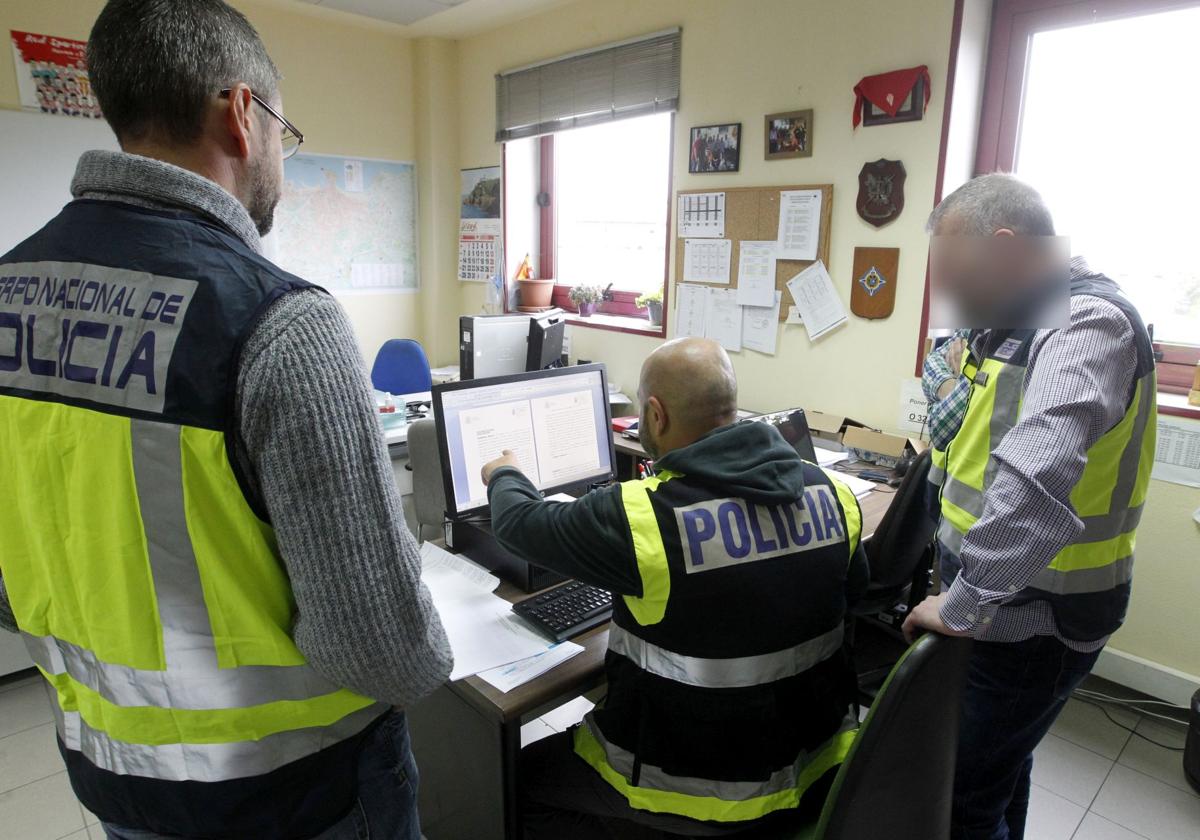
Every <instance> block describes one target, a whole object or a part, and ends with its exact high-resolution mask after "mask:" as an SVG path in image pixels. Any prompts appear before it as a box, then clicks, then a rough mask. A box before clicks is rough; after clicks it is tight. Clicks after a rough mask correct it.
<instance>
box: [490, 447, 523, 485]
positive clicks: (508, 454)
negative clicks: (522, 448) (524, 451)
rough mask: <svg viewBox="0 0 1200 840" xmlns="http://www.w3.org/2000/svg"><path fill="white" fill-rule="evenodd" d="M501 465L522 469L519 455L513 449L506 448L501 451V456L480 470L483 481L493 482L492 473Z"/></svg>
mask: <svg viewBox="0 0 1200 840" xmlns="http://www.w3.org/2000/svg"><path fill="white" fill-rule="evenodd" d="M501 467H513V468H514V469H518V470H519V469H521V463H520V462H519V461H518V460H517V456H516V455H514V454H513V451H512V450H511V449H505V450H503V451H501V453H500V457H499V458H496V459H495V460H492V461H488V462H487V463H486V464H484V465H483V469H482V470H481V471H480V472H481V474H482V476H483V483H484V484H488V483H489V482H491V480H492V473H494V472H495V471H496V470H498V469H500V468H501Z"/></svg>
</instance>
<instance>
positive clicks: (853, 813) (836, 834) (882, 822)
mask: <svg viewBox="0 0 1200 840" xmlns="http://www.w3.org/2000/svg"><path fill="white" fill-rule="evenodd" d="M970 655H971V640H970V639H957V638H955V639H952V638H949V637H946V636H938V635H936V634H932V633H927V634H926V635H924V636H922V637H921V638H919V639H917V641H915V642H913V644H912V645H911V646H910V647H909V648H908V650H907V651H906V652H905V654H904V656H902V657H901V658H900V661H899V662H897V663H896V667H895V668H893V669H892V672H891V674H890V675H888V678H887V680H886V681H885V682H884V684H883V687H882V688H881V689H880V690H879V695H878V696H877V697H876V698H875V702H874V703H873V704H872V705H871V711H870V712H869V713H868V714H867V717H866V720H864V721H863V723H862V726H861V727H860V728H859V730H858V735H857V737H855V739H854V743H853V744H852V745H851V747H850V753H849V754H848V755H847V756H846V760H845V761H844V762H843V763H842V766H841V767H840V768H839V769H838V773H837V776H835V777H834V780H833V786H832V787H831V788H830V790H829V795H828V796H827V797H826V798H825V806H824V807H823V808H822V809H821V816H820V819H819V820H818V821H817V822H815V823H812V824H809V825H805V826H796V825H795V824H794V823H790V824H789V823H787V822H786V821H784V824H783V825H780V822H779V821H775V822H774V823H773V824H772V825H770V826H763V827H760V828H758V829H751V830H749V831H745V832H742V833H740V834H736V835H731V836H732V837H737V838H739V840H879V838H881V837H886V838H896V840H948V838H949V837H950V808H951V804H952V797H953V793H954V766H955V759H956V756H957V753H958V721H959V714H960V703H961V700H962V687H963V682H964V681H965V679H966V674H967V661H968V660H969V658H970Z"/></svg>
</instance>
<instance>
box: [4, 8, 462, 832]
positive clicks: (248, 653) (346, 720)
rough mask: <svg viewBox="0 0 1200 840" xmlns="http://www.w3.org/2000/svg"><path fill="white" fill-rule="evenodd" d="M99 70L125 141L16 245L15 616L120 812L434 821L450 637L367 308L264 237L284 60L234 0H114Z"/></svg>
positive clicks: (280, 137)
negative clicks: (430, 585) (428, 814)
mask: <svg viewBox="0 0 1200 840" xmlns="http://www.w3.org/2000/svg"><path fill="white" fill-rule="evenodd" d="M88 69H89V71H90V73H91V81H92V85H93V87H94V90H95V95H96V97H97V98H98V100H99V102H100V105H101V107H102V108H103V111H104V115H105V117H106V119H107V120H108V122H109V124H110V125H111V127H112V128H113V131H114V132H115V133H116V135H117V138H118V140H119V142H120V145H121V149H122V151H121V152H100V151H93V152H88V153H86V154H85V155H84V156H83V157H82V159H81V160H80V161H79V165H78V169H77V171H76V173H75V178H74V181H73V183H72V191H73V194H74V196H75V200H74V201H73V202H71V203H70V204H68V205H67V206H66V207H65V208H64V209H63V211H62V212H61V213H60V214H59V215H58V216H57V217H55V218H54V219H52V220H51V221H50V222H49V223H48V224H47V225H46V226H45V227H43V228H42V229H41V230H40V231H38V232H37V233H35V234H34V235H33V236H31V237H30V238H29V239H27V240H25V241H24V242H22V243H21V244H19V245H17V246H16V247H15V248H14V249H13V250H11V251H9V252H8V253H7V254H5V255H3V256H0V475H3V476H4V478H5V481H6V482H7V493H6V494H5V502H4V504H3V505H0V626H3V627H5V628H6V629H8V630H11V631H17V632H20V633H21V634H22V636H23V637H24V641H25V643H26V646H27V647H28V649H29V652H30V655H31V656H32V657H33V660H34V662H35V663H36V664H37V666H38V668H39V670H40V672H41V674H42V675H43V676H44V677H45V679H46V681H47V683H48V684H49V688H50V694H51V695H52V698H53V705H54V711H55V714H56V717H57V731H58V746H59V750H60V752H61V753H62V755H63V758H64V760H65V762H66V765H67V769H68V771H69V774H70V778H71V783H72V786H73V787H74V789H75V792H76V794H77V795H78V797H79V799H80V801H81V802H82V803H83V805H84V806H85V807H87V808H88V809H89V810H91V811H92V812H93V813H95V814H96V815H97V816H99V818H100V820H101V822H102V825H103V827H104V831H105V833H106V835H107V837H108V838H110V840H126V838H129V839H132V838H138V840H144V838H161V837H170V838H180V837H188V838H230V837H239V838H242V837H244V838H250V837H253V838H314V837H319V838H325V840H338V839H339V838H358V837H366V836H368V835H369V836H371V837H387V838H405V839H406V840H408V839H410V838H411V839H412V840H415V838H419V837H420V830H419V828H418V822H417V813H416V788H417V772H416V767H415V765H414V763H413V757H412V752H411V750H410V746H409V739H408V730H407V724H406V721H405V717H404V713H403V711H401V710H402V709H403V708H405V707H407V706H409V705H410V704H412V703H414V702H415V701H416V700H417V699H418V698H420V697H421V696H422V695H424V694H427V693H429V692H430V691H432V690H433V689H434V688H436V687H437V686H439V685H440V684H441V683H442V682H443V681H444V680H445V679H446V677H447V676H448V674H449V672H450V668H451V654H450V650H449V645H448V643H447V640H446V635H445V632H444V630H443V628H442V625H441V622H440V621H439V618H438V615H437V613H436V611H435V609H434V608H433V605H432V603H431V601H430V597H429V592H428V590H427V589H426V588H425V587H424V585H423V584H422V583H421V580H420V558H419V555H418V552H417V548H416V545H415V542H414V540H413V537H412V535H411V534H410V533H409V532H408V530H407V528H406V527H405V524H404V519H403V516H402V514H401V508H400V499H399V494H398V491H397V488H396V485H395V480H394V478H393V473H392V468H391V463H390V460H389V459H388V456H387V451H386V447H385V446H384V443H383V440H382V437H381V434H380V430H379V426H378V423H377V421H376V419H375V416H374V414H375V406H374V401H373V399H372V395H371V391H370V387H369V384H368V382H367V379H366V375H365V365H364V364H363V360H362V358H361V357H360V355H359V352H358V350H357V345H356V344H355V340H354V335H353V331H352V329H351V327H350V325H349V323H348V321H347V319H346V316H345V314H344V312H343V311H342V310H341V308H340V307H339V306H338V304H337V303H336V302H335V301H334V300H333V298H331V297H330V296H329V295H328V294H326V293H325V292H324V291H323V290H321V289H318V288H316V287H314V286H311V285H309V284H308V283H306V282H305V281H304V280H303V279H301V278H298V277H295V276H292V275H290V274H288V273H286V272H284V271H282V270H281V269H279V268H278V267H276V266H275V265H273V264H272V263H270V262H269V261H268V260H266V259H264V258H263V256H262V255H261V253H260V240H259V237H260V236H261V235H262V234H265V233H266V232H267V231H268V230H270V228H271V221H272V217H273V214H274V210H275V206H276V204H277V203H278V201H279V198H280V193H281V185H282V180H283V159H284V157H286V156H287V155H289V154H291V153H294V152H295V150H296V149H297V148H298V147H299V145H300V141H301V140H302V135H301V133H300V132H299V131H298V130H297V129H296V128H295V126H293V125H292V124H291V123H290V122H288V120H287V119H285V118H284V117H283V115H282V113H281V110H282V107H281V101H280V97H279V89H278V82H279V78H280V77H279V74H278V72H277V70H276V69H275V66H274V64H273V63H272V62H271V59H270V57H269V56H268V55H267V52H266V49H265V48H264V46H263V44H262V42H261V41H260V39H259V37H258V35H257V33H256V32H255V31H254V29H253V27H252V26H251V25H250V24H249V22H248V21H247V20H246V19H245V18H244V17H243V16H242V15H241V14H240V13H238V12H237V11H235V10H234V9H232V8H231V7H229V6H228V5H226V4H225V3H223V2H221V0H110V2H109V3H108V4H107V5H106V6H105V7H104V9H103V10H102V11H101V12H100V16H99V18H98V19H97V21H96V23H95V26H94V28H93V30H92V33H91V38H90V40H89V43H88ZM0 833H2V832H0Z"/></svg>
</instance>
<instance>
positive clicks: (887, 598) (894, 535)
mask: <svg viewBox="0 0 1200 840" xmlns="http://www.w3.org/2000/svg"><path fill="white" fill-rule="evenodd" d="M929 463H930V451H929V450H928V449H926V450H925V451H924V452H922V453H921V454H920V455H918V456H917V457H916V459H914V460H913V463H912V466H910V467H909V468H908V472H906V473H905V474H904V481H902V482H901V483H900V487H899V489H897V490H896V498H895V499H893V500H892V504H891V506H890V507H888V509H887V513H885V514H884V515H883V519H882V520H881V521H880V523H879V527H878V528H876V529H875V534H874V536H872V537H871V539H870V540H868V541H867V543H866V546H865V547H866V552H867V561H868V564H869V565H870V567H871V582H870V585H869V586H868V587H867V591H866V594H865V595H864V596H863V598H862V599H861V600H860V601H858V602H857V603H856V604H855V605H854V606H853V608H852V609H851V612H852V613H853V614H854V615H874V614H875V613H878V612H882V611H883V610H886V609H889V608H890V607H892V606H893V605H895V604H896V603H897V602H898V601H900V600H902V599H907V601H908V608H909V609H910V610H911V609H912V608H913V607H915V606H916V605H917V604H919V603H920V602H921V601H922V600H923V599H924V598H925V594H926V592H927V591H928V589H929V570H930V569H931V568H932V566H933V548H932V546H933V534H934V530H935V528H936V527H937V523H936V522H934V520H933V517H932V516H930V513H929V508H928V505H927V503H926V497H925V494H926V484H927V483H928V480H929Z"/></svg>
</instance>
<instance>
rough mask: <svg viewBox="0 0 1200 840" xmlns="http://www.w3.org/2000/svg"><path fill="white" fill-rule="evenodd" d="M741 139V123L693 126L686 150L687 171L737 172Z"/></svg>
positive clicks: (739, 161)
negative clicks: (689, 145) (690, 141)
mask: <svg viewBox="0 0 1200 840" xmlns="http://www.w3.org/2000/svg"><path fill="white" fill-rule="evenodd" d="M741 139H742V124H741V123H725V124H724V125H698V126H695V127H694V128H692V146H691V149H690V150H689V152H688V172H692V173H695V172H737V170H738V165H739V164H740V163H741Z"/></svg>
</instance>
